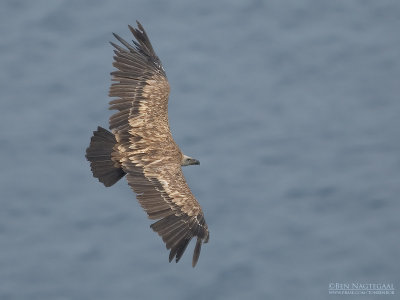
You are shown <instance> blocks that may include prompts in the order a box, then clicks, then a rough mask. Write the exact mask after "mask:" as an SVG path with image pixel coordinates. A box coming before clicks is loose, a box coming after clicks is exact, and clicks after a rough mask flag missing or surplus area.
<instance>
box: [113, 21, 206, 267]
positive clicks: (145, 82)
mask: <svg viewBox="0 0 400 300" xmlns="http://www.w3.org/2000/svg"><path fill="white" fill-rule="evenodd" d="M137 25H138V29H134V28H132V27H131V26H129V29H130V30H131V32H132V34H133V35H134V37H135V38H136V41H133V45H131V44H129V43H127V42H126V41H125V40H124V39H122V38H121V37H119V36H118V35H116V34H114V36H115V37H116V39H117V40H118V41H119V42H120V43H121V44H122V45H123V46H125V48H124V47H121V46H119V45H116V44H114V43H111V44H112V45H113V46H114V48H115V50H114V53H115V56H114V63H113V66H114V67H115V68H117V70H116V71H114V72H112V73H111V74H112V80H113V81H115V82H114V83H113V84H112V85H111V88H110V94H109V95H110V96H111V97H117V98H116V99H114V100H112V101H110V109H115V110H118V112H117V113H115V114H114V115H112V116H111V118H110V129H111V130H112V132H113V133H114V135H115V137H116V140H117V146H116V147H115V149H116V151H114V153H113V154H112V155H113V158H114V159H115V160H116V161H119V162H120V164H121V165H122V168H123V170H124V171H125V172H126V173H127V179H128V183H129V185H130V186H131V188H132V189H133V190H134V192H135V193H136V194H137V199H138V200H139V203H140V204H141V206H142V207H143V208H144V210H145V211H146V212H147V214H148V216H149V218H150V219H156V220H158V219H159V221H157V222H155V223H153V224H152V225H151V228H152V229H153V230H154V231H156V232H157V233H158V234H159V235H160V236H161V237H162V239H163V241H164V242H165V243H166V247H167V249H170V250H171V252H170V256H169V260H170V261H172V259H174V258H176V261H177V262H178V261H179V259H180V258H181V256H182V254H183V253H184V251H185V249H186V247H187V245H188V244H189V242H190V240H191V239H192V238H193V237H197V243H196V247H195V251H194V254H193V262H192V265H193V266H195V265H196V263H197V260H198V257H199V254H200V249H201V244H202V242H207V241H208V237H209V233H208V228H207V224H206V222H205V220H204V216H203V212H202V210H201V208H200V205H199V203H198V202H197V201H196V198H195V197H194V196H193V194H192V192H191V191H190V189H189V187H188V185H187V183H186V180H185V178H184V176H183V173H182V169H181V159H182V153H181V151H180V149H179V147H178V146H177V145H176V143H175V141H174V140H173V138H172V135H171V132H170V128H169V123H168V96H169V84H168V80H167V78H166V75H165V71H164V69H163V68H162V65H161V61H160V60H159V58H158V57H157V55H156V54H155V52H154V50H153V47H152V46H151V43H150V40H149V39H148V37H147V34H146V32H145V31H144V29H143V27H142V26H141V24H140V23H137Z"/></svg>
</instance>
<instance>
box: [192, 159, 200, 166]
mask: <svg viewBox="0 0 400 300" xmlns="http://www.w3.org/2000/svg"><path fill="white" fill-rule="evenodd" d="M191 165H200V161H198V160H197V159H195V158H193V160H192V161H191Z"/></svg>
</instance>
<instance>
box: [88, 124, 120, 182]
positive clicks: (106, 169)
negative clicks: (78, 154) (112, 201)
mask: <svg viewBox="0 0 400 300" xmlns="http://www.w3.org/2000/svg"><path fill="white" fill-rule="evenodd" d="M116 143H117V140H116V139H115V136H114V135H113V134H112V133H111V132H109V131H108V130H106V129H104V128H102V127H100V126H99V127H97V130H96V131H94V132H93V136H92V138H91V140H90V145H89V147H88V148H87V149H86V159H87V160H88V161H89V162H90V167H91V169H92V173H93V176H94V177H96V178H97V179H98V180H99V181H100V182H101V183H103V184H104V185H105V186H107V187H108V186H112V185H113V184H114V183H116V182H117V181H118V180H120V179H121V178H122V177H124V175H125V174H126V173H125V172H124V171H123V170H122V168H121V167H118V166H116V163H115V162H114V161H113V160H112V159H111V153H112V151H113V147H114V146H115V144H116Z"/></svg>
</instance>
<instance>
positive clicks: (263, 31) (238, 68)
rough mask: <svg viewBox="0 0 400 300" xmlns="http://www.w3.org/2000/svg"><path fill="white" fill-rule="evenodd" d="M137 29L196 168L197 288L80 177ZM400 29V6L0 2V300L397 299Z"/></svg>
mask: <svg viewBox="0 0 400 300" xmlns="http://www.w3.org/2000/svg"><path fill="white" fill-rule="evenodd" d="M136 19H138V20H140V21H141V22H142V24H143V25H144V26H145V28H146V30H147V32H148V34H149V36H150V38H151V41H152V43H153V46H154V48H155V49H156V52H157V54H158V55H159V57H160V58H161V60H162V61H163V64H164V68H165V69H166V71H167V74H168V78H169V81H170V85H171V95H170V106H169V116H170V123H171V129H172V131H173V134H174V137H175V140H176V141H177V142H178V144H179V145H180V146H181V148H182V149H183V151H184V152H185V153H186V154H188V155H190V156H194V157H196V158H198V159H199V160H200V161H201V165H200V166H199V167H197V166H196V167H187V168H185V169H184V172H185V176H186V178H187V181H188V183H189V185H190V187H191V189H192V191H193V192H194V194H195V195H196V197H197V199H198V200H199V202H200V203H201V205H202V207H203V210H204V213H205V217H206V220H207V223H208V225H209V228H210V242H209V243H208V244H205V245H204V246H203V249H202V253H201V256H200V260H199V263H198V265H197V267H196V268H195V269H192V267H191V255H192V251H193V244H192V245H190V246H189V248H188V249H187V251H186V253H185V255H184V257H183V258H182V260H181V261H180V262H179V263H178V264H175V263H171V264H169V263H168V252H167V250H166V249H165V246H164V244H163V242H162V241H161V239H160V238H159V237H158V235H157V234H155V233H154V232H152V230H151V229H150V228H149V225H150V224H151V221H150V220H148V219H147V217H146V215H145V213H144V212H143V211H142V209H141V207H140V206H139V204H138V203H137V201H136V199H135V197H134V194H133V192H132V191H131V190H130V188H129V187H128V185H127V183H126V180H125V179H123V180H122V181H121V182H119V183H118V184H116V185H115V186H113V187H111V188H105V187H104V186H102V185H101V184H100V183H99V182H98V181H97V180H96V179H94V178H93V177H92V174H91V172H90V168H89V164H88V163H87V162H86V161H85V158H84V153H85V149H86V147H87V145H88V143H89V139H90V136H91V133H92V131H93V130H94V129H95V128H96V126H97V125H101V126H105V127H106V126H108V118H109V116H110V114H111V113H112V112H110V111H109V110H108V104H107V103H108V101H109V98H108V96H107V93H108V88H109V85H110V75H109V73H110V72H111V71H112V66H111V64H112V47H111V46H110V45H109V44H108V41H110V40H112V39H113V38H112V34H111V33H112V32H117V33H119V34H120V35H121V36H123V37H125V38H130V33H129V30H128V28H127V24H134V22H135V20H136ZM399 28H400V2H399V1H398V0H380V1H373V0H359V1H355V0H334V1H333V0H329V1H328V0H289V1H279V0H271V1H261V0H249V1H239V0H238V1H233V0H224V1H184V0H174V1H161V0H159V1H145V0H142V1H133V0H129V1H128V0H112V1H111V0H110V1H106V0H103V1H99V0H96V1H94V0H92V1H78V0H75V1H66V0H65V1H61V0H56V1H45V0H37V1H27V0H25V1H22V0H3V1H1V2H0V34H1V35H0V54H1V55H0V97H1V99H0V126H1V131H0V144H1V147H0V164H1V171H0V204H1V206H0V299H2V300H8V299H30V300H31V299H40V300H66V299H74V300H75V299H96V300H103V299H123V300H124V299H327V298H335V299H347V298H349V299H360V298H362V299H376V298H377V296H376V295H372V296H371V295H370V296H368V295H363V296H354V295H353V296H343V295H342V296H340V295H337V296H334V295H329V291H328V288H329V285H330V284H332V283H333V284H336V283H347V284H351V283H387V284H393V285H394V288H395V295H394V296H385V299H394V298H397V297H399V294H400V239H399V237H400V236H399V233H400V217H399V213H400V201H399V200H400V199H399V194H400V34H399ZM379 298H383V296H382V297H379Z"/></svg>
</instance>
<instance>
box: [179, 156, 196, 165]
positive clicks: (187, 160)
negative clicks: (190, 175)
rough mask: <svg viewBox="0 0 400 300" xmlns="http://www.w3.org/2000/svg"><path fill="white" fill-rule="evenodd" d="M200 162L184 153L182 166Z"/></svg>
mask: <svg viewBox="0 0 400 300" xmlns="http://www.w3.org/2000/svg"><path fill="white" fill-rule="evenodd" d="M199 164H200V162H199V161H198V160H197V159H195V158H193V157H190V156H187V155H185V154H183V155H182V162H181V166H190V165H199Z"/></svg>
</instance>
